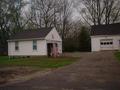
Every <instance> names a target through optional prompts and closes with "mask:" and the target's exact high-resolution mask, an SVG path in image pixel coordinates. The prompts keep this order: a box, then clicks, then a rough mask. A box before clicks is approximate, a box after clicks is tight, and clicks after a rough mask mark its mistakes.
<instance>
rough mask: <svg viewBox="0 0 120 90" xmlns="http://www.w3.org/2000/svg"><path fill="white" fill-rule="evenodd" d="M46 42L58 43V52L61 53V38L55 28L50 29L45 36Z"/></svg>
mask: <svg viewBox="0 0 120 90" xmlns="http://www.w3.org/2000/svg"><path fill="white" fill-rule="evenodd" d="M45 39H46V40H47V43H57V44H58V52H59V53H62V39H61V37H60V35H59V34H58V32H57V31H56V29H55V28H53V29H52V30H51V32H50V33H49V34H48V35H47V36H46V38H45Z"/></svg>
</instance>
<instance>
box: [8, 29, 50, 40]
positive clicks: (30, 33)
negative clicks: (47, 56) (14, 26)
mask: <svg viewBox="0 0 120 90" xmlns="http://www.w3.org/2000/svg"><path fill="white" fill-rule="evenodd" d="M51 30H52V27H50V28H40V29H29V30H24V31H21V32H17V33H16V34H15V35H13V36H11V37H10V40H14V39H31V38H45V37H46V36H47V35H48V33H49V32H50V31H51Z"/></svg>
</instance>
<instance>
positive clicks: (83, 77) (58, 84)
mask: <svg viewBox="0 0 120 90" xmlns="http://www.w3.org/2000/svg"><path fill="white" fill-rule="evenodd" d="M80 56H81V59H80V60H79V61H77V62H76V63H74V64H72V65H69V66H66V67H63V68H59V69H57V70H55V71H53V72H52V73H49V74H47V75H45V76H43V77H37V78H34V79H32V80H29V81H26V82H22V83H16V84H13V85H8V86H5V87H0V90H120V63H118V61H117V60H116V58H115V57H114V53H113V52H98V53H81V54H80Z"/></svg>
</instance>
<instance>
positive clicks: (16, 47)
mask: <svg viewBox="0 0 120 90" xmlns="http://www.w3.org/2000/svg"><path fill="white" fill-rule="evenodd" d="M15 51H19V42H18V41H15Z"/></svg>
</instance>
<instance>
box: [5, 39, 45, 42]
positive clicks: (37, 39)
mask: <svg viewBox="0 0 120 90" xmlns="http://www.w3.org/2000/svg"><path fill="white" fill-rule="evenodd" d="M31 40H45V38H28V39H11V40H7V42H11V41H31Z"/></svg>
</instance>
